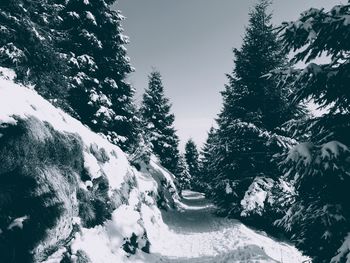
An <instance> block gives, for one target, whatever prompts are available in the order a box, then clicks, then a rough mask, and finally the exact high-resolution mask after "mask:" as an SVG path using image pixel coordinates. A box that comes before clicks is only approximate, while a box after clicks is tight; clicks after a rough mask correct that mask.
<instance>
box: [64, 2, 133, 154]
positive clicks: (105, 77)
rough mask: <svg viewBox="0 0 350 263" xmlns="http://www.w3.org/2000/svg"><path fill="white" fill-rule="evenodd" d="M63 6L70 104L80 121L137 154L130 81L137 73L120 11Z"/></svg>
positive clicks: (94, 5) (97, 5)
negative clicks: (133, 66)
mask: <svg viewBox="0 0 350 263" xmlns="http://www.w3.org/2000/svg"><path fill="white" fill-rule="evenodd" d="M57 1H59V2H62V3H61V5H62V8H61V11H60V13H59V15H60V17H61V21H62V22H61V24H60V29H61V31H62V32H64V34H62V38H61V41H60V48H61V51H62V53H64V54H65V56H66V58H67V60H68V64H69V67H70V74H69V82H70V85H71V89H70V94H69V102H70V104H71V106H72V108H73V109H74V111H75V112H76V113H77V115H78V117H79V119H80V120H81V121H82V122H83V123H84V124H86V125H88V126H89V127H90V128H92V130H94V131H95V132H100V133H102V134H104V135H106V136H107V138H108V139H109V140H110V141H111V142H113V143H115V144H117V145H119V146H121V147H122V148H123V149H124V150H127V151H129V152H131V151H132V149H133V146H135V143H136V142H135V141H136V140H137V138H138V129H137V127H138V125H137V122H138V120H137V118H136V115H135V113H136V111H135V106H134V103H133V95H134V89H133V88H132V87H131V85H130V84H129V83H128V82H126V77H127V76H128V74H129V73H131V72H132V71H133V68H132V67H131V65H130V62H129V58H128V57H127V55H126V49H125V44H127V43H128V38H127V37H126V36H125V35H123V29H122V27H121V21H122V20H123V16H122V15H121V14H120V12H119V11H114V10H111V5H112V4H113V3H114V2H115V1H112V0H108V1H107V0H89V1H83V0H68V1H66V0H57Z"/></svg>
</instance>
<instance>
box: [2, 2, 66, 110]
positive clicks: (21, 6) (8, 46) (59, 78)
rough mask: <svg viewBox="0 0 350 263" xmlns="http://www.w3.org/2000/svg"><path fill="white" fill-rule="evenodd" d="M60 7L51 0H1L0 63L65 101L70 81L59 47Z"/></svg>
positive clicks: (46, 94) (53, 97)
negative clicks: (56, 28) (55, 28)
mask: <svg viewBox="0 0 350 263" xmlns="http://www.w3.org/2000/svg"><path fill="white" fill-rule="evenodd" d="M58 11H59V8H58V7H57V6H56V5H54V4H53V3H52V2H51V1H49V0H38V1H31V0H2V1H1V3H0V65H1V66H2V67H6V68H11V69H13V70H14V71H15V73H16V75H17V76H16V80H17V81H20V82H22V83H24V84H27V85H33V86H34V88H35V89H36V90H37V91H38V92H39V93H40V94H41V95H42V96H44V97H45V98H46V99H51V100H52V101H53V102H56V101H57V100H59V103H63V101H64V100H65V97H66V96H67V83H66V82H65V79H64V77H63V75H64V73H65V70H66V68H65V61H64V59H63V58H62V57H61V56H60V54H59V52H58V50H57V48H56V42H55V40H56V36H57V31H55V30H54V26H53V25H54V24H56V23H58V17H57V12H58Z"/></svg>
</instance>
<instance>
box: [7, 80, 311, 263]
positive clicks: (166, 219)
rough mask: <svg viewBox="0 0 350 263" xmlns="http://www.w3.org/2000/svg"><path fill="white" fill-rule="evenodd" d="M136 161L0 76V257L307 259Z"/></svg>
mask: <svg viewBox="0 0 350 263" xmlns="http://www.w3.org/2000/svg"><path fill="white" fill-rule="evenodd" d="M138 164H139V169H138V170H137V169H136V168H134V167H133V166H131V165H130V164H129V161H128V159H127V156H126V154H125V153H123V152H122V151H121V150H120V149H119V148H118V147H116V146H115V145H112V144H110V143H109V142H108V141H107V140H106V139H104V138H103V137H101V136H100V135H98V134H95V133H93V132H91V131H90V130H89V129H88V128H87V127H85V126H83V125H82V124H81V123H80V122H79V121H77V120H75V119H74V118H72V117H70V116H68V115H67V114H65V113H64V112H62V111H61V110H59V109H57V108H55V107H53V106H52V105H51V104H50V103H49V102H47V101H46V100H44V99H43V98H42V97H40V96H39V95H38V94H37V93H36V92H35V91H33V90H31V89H28V88H26V87H23V86H20V85H17V84H14V83H13V81H11V80H10V79H5V78H0V255H1V258H0V261H1V260H2V261H1V262H21V263H26V262H45V263H70V262H76V263H112V262H117V263H124V262H125V263H127V262H132V263H141V262H147V263H156V262H179V263H184V262H200V263H204V262H215V263H218V262H290V263H300V262H302V261H303V260H305V258H304V257H303V256H302V255H301V254H300V253H299V252H298V251H297V250H296V249H295V248H294V247H292V246H290V245H288V244H285V243H282V242H278V241H276V240H273V239H271V238H269V237H267V236H265V235H263V234H261V233H257V232H255V231H253V230H251V229H249V228H247V227H246V226H244V225H243V224H242V223H240V222H239V221H236V220H230V219H225V218H218V217H216V216H214V215H213V214H212V212H213V209H214V208H215V207H214V206H213V205H212V204H211V203H210V202H208V201H207V200H205V197H204V195H202V194H198V193H192V192H184V197H185V199H184V200H183V201H181V200H179V197H178V195H177V191H176V187H175V185H174V177H173V175H172V174H170V173H169V172H168V171H167V170H165V169H164V168H163V167H162V166H160V165H159V163H158V161H157V159H156V158H154V157H152V158H151V160H150V163H149V164H145V163H143V162H142V160H141V161H140V162H139V163H138ZM159 207H162V208H164V209H165V210H163V212H161V210H160V209H159ZM173 207H178V208H179V209H171V208H173Z"/></svg>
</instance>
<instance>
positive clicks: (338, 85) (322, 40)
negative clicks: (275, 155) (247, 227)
mask: <svg viewBox="0 0 350 263" xmlns="http://www.w3.org/2000/svg"><path fill="white" fill-rule="evenodd" d="M349 17H350V5H349V4H347V5H346V4H344V5H337V6H335V7H334V8H333V9H332V10H330V11H328V12H326V11H325V10H323V9H321V10H318V9H314V8H312V9H310V10H308V11H306V12H304V13H303V14H302V15H301V17H300V18H299V19H298V20H297V21H295V22H290V23H284V24H283V27H282V31H281V32H282V38H283V40H284V42H285V47H286V49H287V50H294V51H297V52H296V54H295V55H294V58H293V60H294V61H295V62H300V61H302V62H304V63H306V67H305V68H303V69H300V70H299V69H298V70H296V69H288V70H287V71H280V73H282V75H284V74H285V73H286V75H285V78H286V80H288V79H290V78H292V79H293V80H294V83H293V84H294V87H295V94H294V96H293V99H294V101H296V102H299V101H308V100H309V99H310V98H311V99H313V100H314V101H315V102H316V103H318V104H319V105H320V106H321V107H324V108H327V109H328V112H327V113H326V114H325V115H323V116H321V117H318V118H313V119H311V120H309V122H308V123H307V125H306V127H305V128H304V130H305V131H306V132H308V133H310V134H311V136H310V137H309V139H308V140H307V141H304V142H303V143H301V144H299V145H297V146H295V147H294V148H293V149H292V150H290V152H289V153H288V154H287V157H286V159H285V161H284V162H283V163H282V167H283V168H284V169H285V172H286V178H289V179H290V180H294V181H295V187H296V190H297V192H298V195H297V196H296V201H295V202H294V203H293V205H292V207H291V208H290V209H289V211H288V212H287V214H286V215H285V216H284V217H283V218H282V219H281V220H280V221H278V224H279V225H280V226H282V227H283V228H284V229H285V230H286V231H288V232H290V234H291V236H292V239H293V240H294V241H295V242H296V244H297V246H298V247H299V248H300V249H301V250H303V251H304V252H305V253H306V254H308V255H310V256H311V257H312V258H313V262H332V263H339V262H347V261H348V260H349V256H350V250H349V245H348V244H349V241H350V235H349V233H350V208H349V203H348V202H349V201H348V197H347V191H348V189H349V188H350V176H349V169H350V166H349V165H350V162H349V160H350V149H349V146H350V139H349V134H350V106H349V105H350V93H349V88H348V83H349V81H350V68H349V65H350V56H349V54H350V46H349V43H350V35H349V25H350V20H349ZM321 54H327V55H328V58H330V62H329V63H324V64H316V62H315V61H314V60H315V59H316V58H317V57H318V56H320V55H321Z"/></svg>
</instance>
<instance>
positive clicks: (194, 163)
mask: <svg viewBox="0 0 350 263" xmlns="http://www.w3.org/2000/svg"><path fill="white" fill-rule="evenodd" d="M185 160H186V164H187V166H188V169H189V173H190V175H191V176H192V177H193V179H194V180H198V176H199V153H198V150H197V146H196V144H195V142H194V141H193V140H192V139H189V140H188V141H187V143H186V145H185Z"/></svg>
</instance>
